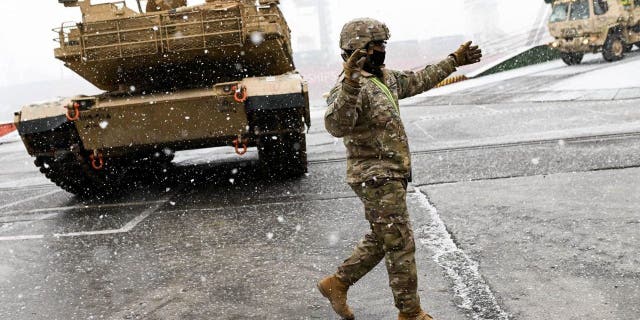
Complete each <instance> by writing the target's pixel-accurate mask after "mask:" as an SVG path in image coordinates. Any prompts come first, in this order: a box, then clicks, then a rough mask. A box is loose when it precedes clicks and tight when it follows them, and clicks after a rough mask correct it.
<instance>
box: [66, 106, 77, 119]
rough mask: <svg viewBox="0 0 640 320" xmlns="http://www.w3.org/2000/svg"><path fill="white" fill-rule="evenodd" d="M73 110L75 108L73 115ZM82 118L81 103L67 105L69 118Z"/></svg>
mask: <svg viewBox="0 0 640 320" xmlns="http://www.w3.org/2000/svg"><path fill="white" fill-rule="evenodd" d="M71 110H73V116H72V115H71ZM78 119H80V104H79V103H77V102H74V103H73V104H71V105H69V106H67V120H69V121H76V120H78Z"/></svg>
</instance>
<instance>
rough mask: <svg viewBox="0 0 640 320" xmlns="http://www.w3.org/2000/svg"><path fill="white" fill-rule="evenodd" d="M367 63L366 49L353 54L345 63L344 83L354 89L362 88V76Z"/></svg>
mask: <svg viewBox="0 0 640 320" xmlns="http://www.w3.org/2000/svg"><path fill="white" fill-rule="evenodd" d="M366 61H367V51H366V50H364V49H360V50H356V51H354V52H353V54H351V56H350V57H349V59H347V61H346V62H345V63H344V65H343V68H344V82H346V83H347V84H349V85H350V86H352V87H354V88H359V87H360V76H361V75H362V67H364V63H365V62H366Z"/></svg>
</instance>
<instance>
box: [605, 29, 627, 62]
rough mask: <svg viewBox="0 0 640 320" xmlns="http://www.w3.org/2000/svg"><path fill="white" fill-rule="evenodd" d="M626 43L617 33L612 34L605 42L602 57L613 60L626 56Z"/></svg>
mask: <svg viewBox="0 0 640 320" xmlns="http://www.w3.org/2000/svg"><path fill="white" fill-rule="evenodd" d="M624 49H625V43H624V41H622V38H620V36H619V35H617V34H610V35H609V37H608V38H607V41H605V42H604V47H603V48H602V57H603V58H604V60H606V61H609V62H612V61H618V60H621V59H622V58H624Z"/></svg>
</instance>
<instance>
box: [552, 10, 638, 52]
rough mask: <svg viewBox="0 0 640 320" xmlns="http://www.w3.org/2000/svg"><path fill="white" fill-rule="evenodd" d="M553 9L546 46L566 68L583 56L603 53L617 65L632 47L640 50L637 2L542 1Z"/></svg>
mask: <svg viewBox="0 0 640 320" xmlns="http://www.w3.org/2000/svg"><path fill="white" fill-rule="evenodd" d="M544 1H545V2H546V3H549V4H550V5H551V6H552V12H551V16H550V17H549V23H548V27H549V33H551V35H552V36H553V37H554V38H555V41H553V42H552V43H550V44H549V45H550V46H551V47H552V48H554V49H557V50H559V51H560V54H561V57H562V61H564V62H565V63H566V64H567V65H575V64H579V63H581V62H582V58H583V56H584V54H585V53H589V52H592V53H596V52H602V56H603V57H604V59H605V60H606V61H617V60H620V59H622V58H623V57H624V54H625V52H628V51H630V50H631V49H632V47H633V45H634V44H635V45H636V46H640V0H544Z"/></svg>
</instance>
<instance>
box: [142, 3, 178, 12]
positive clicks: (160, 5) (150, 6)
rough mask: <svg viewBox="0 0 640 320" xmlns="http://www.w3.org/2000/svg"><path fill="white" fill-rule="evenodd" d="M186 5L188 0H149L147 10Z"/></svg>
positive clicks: (160, 9)
mask: <svg viewBox="0 0 640 320" xmlns="http://www.w3.org/2000/svg"><path fill="white" fill-rule="evenodd" d="M186 5H187V0H149V1H147V12H156V11H166V10H171V9H176V8H180V7H184V6H186Z"/></svg>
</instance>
